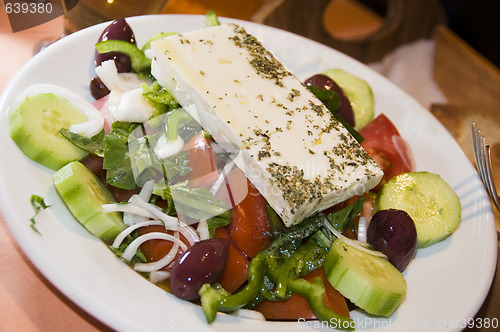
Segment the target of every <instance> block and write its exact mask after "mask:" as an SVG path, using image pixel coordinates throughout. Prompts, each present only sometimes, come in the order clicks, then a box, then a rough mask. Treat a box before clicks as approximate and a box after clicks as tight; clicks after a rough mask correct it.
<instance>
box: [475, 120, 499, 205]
mask: <svg viewBox="0 0 500 332" xmlns="http://www.w3.org/2000/svg"><path fill="white" fill-rule="evenodd" d="M471 131H472V149H473V152H474V158H475V159H476V166H477V169H478V173H479V176H480V178H481V181H482V182H483V184H484V186H485V188H486V190H487V192H488V194H489V196H490V197H491V199H492V201H493V203H494V204H495V205H496V207H497V208H498V209H499V210H500V198H499V197H498V194H497V190H496V185H495V181H494V179H493V172H492V165H491V155H490V146H489V145H488V144H486V142H485V138H484V136H481V134H480V130H479V129H478V128H477V126H476V123H475V122H472V123H471Z"/></svg>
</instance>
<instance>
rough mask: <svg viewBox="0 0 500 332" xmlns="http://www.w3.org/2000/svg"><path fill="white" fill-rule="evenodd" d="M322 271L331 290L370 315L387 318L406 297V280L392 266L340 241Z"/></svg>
mask: <svg viewBox="0 0 500 332" xmlns="http://www.w3.org/2000/svg"><path fill="white" fill-rule="evenodd" d="M323 268H324V270H325V273H326V276H327V278H328V281H329V282H330V284H331V285H332V286H333V288H335V289H336V290H338V291H339V292H340V293H341V294H342V295H344V296H345V297H346V298H348V299H349V300H350V301H351V302H353V303H354V304H356V305H357V306H358V307H360V308H361V309H363V310H365V311H366V312H367V313H369V314H372V315H376V316H385V317H389V316H390V315H392V313H393V312H394V311H395V310H396V309H397V308H398V306H399V304H400V303H401V301H402V300H403V299H404V298H405V296H406V280H405V279H404V277H403V275H402V274H401V272H399V271H398V269H396V268H395V267H394V265H392V264H391V263H389V261H388V260H386V259H385V258H382V257H377V256H373V255H370V254H368V253H365V252H363V251H361V250H359V249H357V248H355V247H353V246H350V245H349V244H347V243H345V242H344V241H342V240H341V239H336V240H335V241H333V243H332V245H331V246H330V250H329V252H328V256H327V258H326V260H325V263H324V266H323Z"/></svg>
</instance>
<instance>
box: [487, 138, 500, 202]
mask: <svg viewBox="0 0 500 332" xmlns="http://www.w3.org/2000/svg"><path fill="white" fill-rule="evenodd" d="M485 149H486V157H487V160H486V162H485V164H486V165H485V166H486V167H485V171H486V175H487V182H488V190H489V191H490V196H491V199H492V200H493V202H494V203H495V205H496V206H497V208H498V209H499V210H500V199H499V197H498V194H497V188H496V185H495V179H494V178H493V171H492V166H491V151H490V146H489V144H487V145H486V146H485Z"/></svg>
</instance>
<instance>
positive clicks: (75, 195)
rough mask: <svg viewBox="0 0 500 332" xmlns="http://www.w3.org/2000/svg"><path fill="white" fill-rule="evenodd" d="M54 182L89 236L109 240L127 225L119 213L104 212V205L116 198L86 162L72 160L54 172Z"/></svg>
mask: <svg viewBox="0 0 500 332" xmlns="http://www.w3.org/2000/svg"><path fill="white" fill-rule="evenodd" d="M54 184H55V187H56V190H57V192H58V193H59V196H60V197H61V198H62V200H63V201H64V203H65V204H66V206H67V207H68V209H69V210H70V212H71V213H72V214H73V216H74V217H75V218H76V219H77V220H78V222H79V223H80V224H82V225H83V226H84V227H85V228H86V229H87V230H88V231H89V232H90V233H91V234H92V235H94V236H96V237H98V238H100V239H101V240H103V241H105V242H111V241H112V240H113V239H114V238H115V237H116V236H117V235H118V234H119V233H120V232H121V231H123V230H124V229H125V228H126V226H125V224H124V223H123V218H122V216H121V214H120V213H119V212H109V213H106V212H104V211H103V209H102V205H103V204H108V203H114V202H115V199H114V197H113V195H112V194H111V192H110V191H109V190H108V188H106V186H105V185H104V184H103V183H102V181H101V180H99V179H98V178H97V176H96V175H95V174H94V173H92V172H91V171H90V170H89V169H88V168H87V167H86V166H85V165H83V164H82V163H80V162H78V161H73V162H70V163H69V164H67V165H66V166H64V167H62V168H61V169H59V170H58V171H57V172H55V173H54Z"/></svg>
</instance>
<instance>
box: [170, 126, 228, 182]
mask: <svg viewBox="0 0 500 332" xmlns="http://www.w3.org/2000/svg"><path fill="white" fill-rule="evenodd" d="M183 150H184V151H187V152H188V159H189V167H190V168H191V172H190V173H189V174H188V175H187V176H185V177H182V178H181V179H179V181H184V180H186V179H188V180H189V187H191V188H210V187H211V186H212V184H213V183H214V182H215V180H217V177H218V176H219V174H218V173H217V166H216V163H215V158H214V155H213V152H212V148H211V147H210V142H209V141H208V140H207V139H206V138H205V136H204V135H203V132H199V133H197V134H196V135H194V136H193V137H192V138H191V139H190V140H189V141H188V142H187V143H186V144H185V145H184V147H183Z"/></svg>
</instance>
